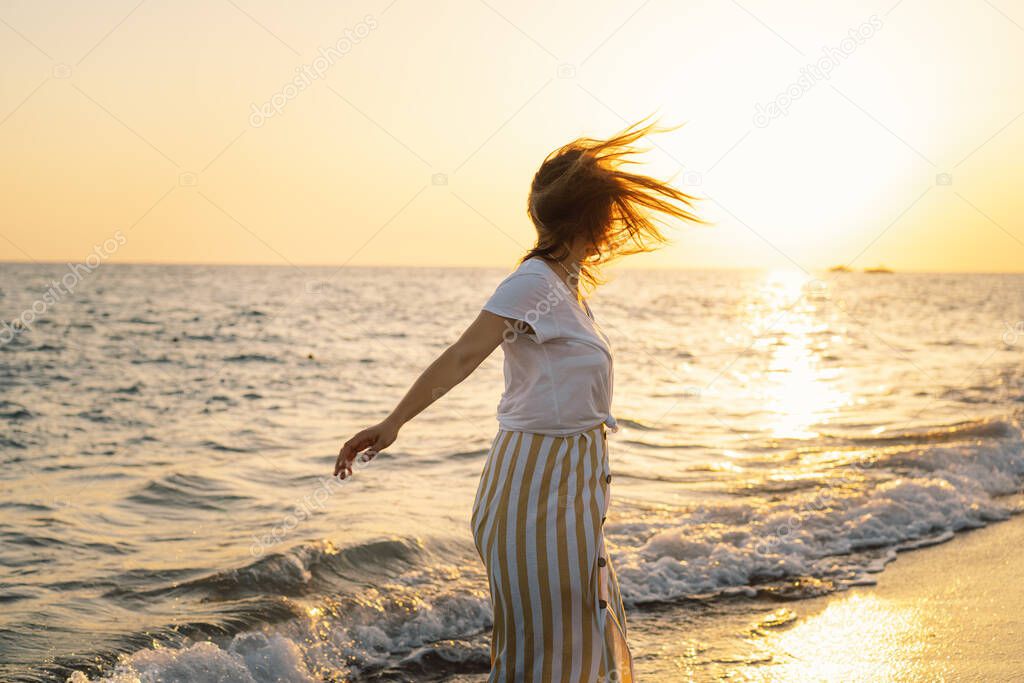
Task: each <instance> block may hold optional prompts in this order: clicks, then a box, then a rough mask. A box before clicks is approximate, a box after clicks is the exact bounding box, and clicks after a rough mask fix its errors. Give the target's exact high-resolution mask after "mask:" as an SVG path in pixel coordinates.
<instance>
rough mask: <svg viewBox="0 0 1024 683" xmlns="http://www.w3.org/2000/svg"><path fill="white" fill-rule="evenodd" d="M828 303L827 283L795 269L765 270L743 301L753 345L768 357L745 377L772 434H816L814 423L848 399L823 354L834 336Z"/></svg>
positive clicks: (825, 418)
mask: <svg viewBox="0 0 1024 683" xmlns="http://www.w3.org/2000/svg"><path fill="white" fill-rule="evenodd" d="M827 305H828V287H827V285H826V283H824V282H822V281H821V280H814V279H810V278H808V276H806V275H805V274H803V273H800V272H796V271H773V272H770V273H767V274H766V275H765V278H764V280H763V281H762V283H761V284H760V285H759V288H758V290H757V293H756V295H755V297H754V298H753V299H752V300H751V301H750V302H748V303H747V305H746V311H745V313H746V316H747V320H748V326H749V328H750V331H751V333H752V334H753V335H754V336H755V337H756V341H755V342H754V343H753V349H754V350H757V351H760V352H761V354H763V355H764V356H765V357H766V363H765V365H764V366H762V369H761V370H760V371H759V372H756V373H752V376H750V377H749V378H748V380H749V382H750V384H751V385H752V386H753V387H754V388H753V393H754V395H755V396H757V397H758V398H759V399H760V407H761V410H762V411H763V412H764V420H765V423H764V425H763V427H764V429H765V430H766V431H767V432H769V433H770V434H771V435H772V436H775V437H778V438H792V439H808V438H814V437H816V436H818V432H817V430H816V429H814V427H816V426H818V425H821V424H823V423H825V422H827V421H828V420H829V419H831V418H832V417H834V416H835V414H836V412H837V411H838V409H839V408H841V407H842V406H844V405H847V404H849V402H850V401H851V397H850V395H849V394H847V393H846V392H845V391H843V390H841V389H840V388H839V387H838V386H837V380H838V379H840V377H841V372H842V371H841V370H840V369H839V368H830V367H827V365H826V360H825V358H824V356H825V355H826V354H827V350H828V348H829V344H830V343H831V342H832V341H833V338H834V337H835V334H834V332H833V331H832V329H831V327H830V322H829V320H828V318H827V317H826V314H827V310H826V307H827Z"/></svg>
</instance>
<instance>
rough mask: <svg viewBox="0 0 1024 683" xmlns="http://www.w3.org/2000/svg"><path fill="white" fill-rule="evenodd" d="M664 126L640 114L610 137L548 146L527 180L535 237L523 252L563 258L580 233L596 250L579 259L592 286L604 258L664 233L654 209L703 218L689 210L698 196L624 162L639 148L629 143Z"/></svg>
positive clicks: (643, 247)
mask: <svg viewBox="0 0 1024 683" xmlns="http://www.w3.org/2000/svg"><path fill="white" fill-rule="evenodd" d="M665 130H666V129H663V128H658V127H657V125H656V124H654V123H645V122H644V121H641V122H640V123H637V124H634V125H632V126H629V127H628V128H626V129H625V130H623V131H621V132H620V133H618V134H616V135H614V136H613V137H611V138H609V139H607V140H593V139H591V138H580V139H578V140H574V141H573V142H570V143H569V144H567V145H565V146H564V147H561V148H560V149H557V150H555V151H554V152H552V153H551V154H549V155H548V157H547V158H546V159H545V160H544V163H543V164H541V167H540V170H538V171H537V174H536V175H535V176H534V177H533V183H532V185H531V186H530V198H529V204H528V209H527V211H528V213H529V215H530V218H531V220H533V224H534V226H535V227H536V228H537V243H536V245H535V246H534V247H533V249H531V250H530V251H529V252H528V253H527V254H526V256H524V257H523V260H524V261H525V260H526V259H529V258H533V257H535V256H539V257H541V258H548V259H554V260H558V261H560V260H562V259H564V258H565V257H566V256H568V254H569V252H570V249H571V247H572V245H573V243H574V242H575V241H576V240H578V239H584V240H586V243H587V244H588V245H589V246H590V247H591V249H592V251H593V254H592V255H590V256H588V257H587V258H586V259H584V261H583V262H582V263H581V264H580V273H579V278H580V279H581V280H583V281H584V283H585V284H586V285H587V286H588V287H593V286H596V285H597V284H599V283H600V281H601V280H600V278H599V277H598V274H597V267H598V266H600V265H601V264H604V263H607V262H609V261H611V260H613V259H616V258H619V257H621V256H626V255H628V254H636V253H640V252H646V251H653V250H654V249H656V248H658V247H659V246H661V245H663V244H665V243H666V242H667V241H668V239H667V238H666V237H665V235H664V234H662V232H661V230H660V229H659V227H658V225H657V223H656V219H655V218H653V217H652V214H661V216H660V218H665V217H674V218H678V219H682V220H684V221H690V222H694V223H702V222H703V221H702V220H701V219H700V218H698V217H697V216H696V214H694V213H693V208H694V207H693V204H694V202H695V201H696V198H695V197H692V196H690V195H688V194H686V193H685V192H682V191H680V190H677V189H676V188H674V187H672V186H671V185H669V184H668V183H667V182H663V181H660V180H656V179H654V178H650V177H648V176H644V175H639V174H636V173H630V172H628V171H626V170H624V167H625V166H626V165H629V164H636V163H637V161H636V160H634V159H632V158H631V156H632V155H635V154H637V153H638V152H641V151H643V150H639V149H637V148H635V147H633V144H634V143H635V142H636V141H637V140H639V139H640V138H642V137H644V136H645V135H648V134H650V133H658V132H664V131H665Z"/></svg>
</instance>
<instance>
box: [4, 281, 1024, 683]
mask: <svg viewBox="0 0 1024 683" xmlns="http://www.w3.org/2000/svg"><path fill="white" fill-rule="evenodd" d="M67 272H68V270H67V267H66V266H64V265H55V264H49V265H15V264H3V265H0V319H2V320H4V321H6V322H5V323H4V324H3V325H2V326H0V422H2V425H3V430H2V432H0V453H2V455H0V464H2V467H0V489H2V496H0V679H2V680H5V681H6V680H12V681H22V680H24V681H44V680H67V679H68V678H71V679H72V680H74V681H76V682H79V683H80V682H82V681H87V680H89V681H104V680H110V681H200V682H202V681H240V682H241V681H246V682H248V681H260V682H263V681H268V682H269V681H321V680H332V681H333V680H338V681H341V680H480V679H482V678H483V674H484V673H485V672H486V671H487V664H488V654H487V647H488V638H489V627H490V609H489V606H488V598H487V592H486V581H485V577H484V574H483V571H482V567H481V565H480V563H479V560H478V558H477V557H476V554H475V551H474V549H473V545H472V539H471V535H470V531H469V515H470V508H471V506H472V500H473V496H474V493H475V490H476V485H477V479H478V477H479V474H480V470H481V468H482V466H483V462H484V458H485V455H486V452H487V449H488V447H489V445H490V442H491V439H492V438H493V435H494V432H495V429H496V424H495V422H494V417H493V414H494V409H495V407H496V404H497V401H498V397H499V393H500V390H501V386H502V382H501V358H500V356H501V354H500V351H499V352H495V354H494V355H493V356H492V357H491V358H490V359H488V360H487V361H486V362H485V363H484V365H483V366H481V368H480V369H479V370H478V371H477V373H475V374H474V375H473V376H472V377H471V378H470V379H469V380H467V381H466V382H465V383H464V384H463V385H461V386H460V387H458V388H457V389H455V390H454V391H453V392H452V393H451V394H449V395H448V396H446V397H445V398H443V399H442V400H441V401H440V402H439V403H438V404H436V405H435V406H433V407H432V408H430V409H429V410H428V411H427V412H425V413H424V414H423V415H421V416H420V417H419V418H418V419H417V420H416V421H414V422H412V423H410V424H409V425H407V426H406V428H405V429H404V430H403V432H402V434H401V435H400V437H399V440H398V442H397V443H396V444H395V445H394V446H392V448H390V449H389V450H388V451H386V452H385V454H383V455H382V456H381V457H379V458H377V459H376V460H374V461H372V462H371V463H370V464H368V465H366V466H365V467H362V468H361V469H358V470H357V472H356V475H355V476H354V477H353V478H352V479H350V480H347V481H346V482H344V483H338V482H337V481H335V480H331V479H330V478H329V475H330V473H331V468H332V465H333V462H334V458H335V454H336V453H337V450H338V447H339V445H340V443H341V442H342V441H343V440H345V439H346V438H348V437H349V436H350V435H351V434H352V433H353V432H354V431H355V430H357V429H359V428H362V427H364V426H368V425H369V424H372V423H373V422H375V421H377V420H378V419H380V418H381V417H383V415H384V414H386V413H387V411H388V410H389V409H390V408H391V406H392V405H393V403H394V402H395V401H396V400H397V399H398V398H399V397H400V396H401V394H402V393H403V392H404V390H405V388H406V387H407V385H408V384H409V383H410V382H411V381H412V380H413V378H414V377H415V375H416V373H418V372H419V370H421V369H422V368H423V367H425V366H426V365H427V364H428V363H429V362H430V361H431V360H432V358H433V357H434V356H435V355H436V354H437V353H438V352H440V351H441V350H442V349H443V348H444V347H445V345H446V344H448V343H450V342H452V341H453V340H454V339H455V338H456V336H457V335H458V334H459V332H460V331H461V329H462V328H463V327H464V326H465V325H466V324H467V323H468V322H469V321H470V320H471V319H472V318H473V317H474V315H475V313H476V311H477V310H478V309H479V307H480V305H481V304H482V303H483V301H484V300H485V299H486V298H487V296H488V295H489V294H490V292H491V291H492V289H493V287H494V286H495V285H496V284H497V283H498V282H499V281H500V279H501V278H502V276H503V274H504V273H503V272H502V271H500V270H494V269H490V270H467V269H385V268H342V269H332V268H311V269H300V268H272V267H200V266H120V265H107V264H103V265H101V266H100V267H98V268H96V269H95V270H94V271H92V272H89V273H87V274H86V275H85V276H83V277H81V278H80V281H78V282H76V284H75V286H74V289H73V291H64V292H57V294H56V295H54V294H53V293H52V292H51V293H50V295H49V296H48V297H47V296H46V294H47V290H48V288H50V287H51V282H52V281H53V280H60V279H61V278H62V277H63V276H64V275H65V274H66V273H67ZM591 301H592V305H593V308H594V312H595V314H596V316H597V318H598V320H599V322H601V324H602V325H603V326H604V327H605V330H606V331H607V333H608V334H609V336H610V337H611V339H612V342H613V345H614V348H615V352H616V382H617V385H616V394H615V406H614V411H615V414H616V416H617V417H618V419H619V423H620V425H621V426H622V429H621V431H619V433H617V434H614V435H611V437H610V447H611V463H612V470H613V472H614V473H615V483H614V485H613V494H612V495H613V500H612V512H611V514H610V516H609V520H608V525H607V527H606V530H607V532H608V535H609V544H610V548H611V554H612V558H613V561H614V563H615V565H616V568H617V571H618V573H619V577H620V581H621V584H622V592H623V597H624V599H625V601H626V603H627V606H628V610H629V615H630V627H631V629H632V633H633V635H634V637H633V641H634V642H633V645H634V650H635V652H634V655H635V658H636V665H637V671H638V674H640V676H641V680H677V678H675V677H673V674H672V673H671V672H678V671H682V670H683V669H682V668H681V667H683V664H678V663H676V664H669V663H666V662H664V661H662V660H661V659H659V656H658V652H659V648H660V646H661V645H662V643H661V642H660V641H659V638H663V637H667V636H663V635H661V634H664V633H666V632H668V631H669V630H670V629H669V626H671V627H672V628H671V630H673V632H674V633H678V632H679V629H680V625H681V624H683V625H685V624H691V623H692V624H693V633H692V635H691V636H688V638H692V641H693V643H694V648H693V651H692V652H691V653H690V655H689V656H688V657H687V661H686V662H685V670H686V671H687V672H689V673H688V675H690V676H694V677H696V678H698V679H700V678H701V677H702V676H703V675H707V676H709V677H710V676H711V675H712V674H714V675H721V676H726V675H734V674H735V675H738V673H737V672H739V673H743V674H744V675H748V676H756V675H757V672H758V669H759V667H761V666H767V665H768V664H767V663H763V662H760V661H759V660H758V659H757V657H756V653H752V652H750V650H749V647H748V644H745V642H746V640H748V639H747V638H746V637H745V634H744V633H742V632H739V631H737V632H735V633H733V632H731V631H730V628H732V627H731V626H729V624H734V623H737V621H736V620H737V615H739V620H740V622H742V621H743V620H744V619H746V618H747V615H749V621H751V622H757V623H760V624H761V625H762V626H763V627H765V628H771V627H777V626H778V625H779V624H784V623H785V622H786V621H787V620H788V618H789V617H787V616H786V611H785V609H781V610H780V609H779V608H778V606H779V604H780V602H779V601H783V602H782V603H781V604H783V605H784V604H785V602H784V601H786V600H795V599H800V598H804V597H809V596H816V595H822V594H826V593H829V592H834V591H841V590H843V589H844V588H847V587H849V586H852V585H858V584H864V583H870V582H872V581H873V580H874V578H873V577H875V576H877V574H878V572H880V571H883V570H884V567H885V565H886V563H888V562H889V561H891V560H892V559H893V558H894V557H895V556H896V553H897V552H898V551H901V550H906V549H911V548H913V547H917V546H921V545H925V544H932V543H937V542H941V541H944V540H948V539H949V538H951V537H952V536H953V535H954V534H956V533H957V532H960V531H963V530H967V529H971V528H976V527H979V526H983V525H986V524H990V523H995V522H998V521H1000V520H1004V519H1006V518H1007V517H1009V516H1010V515H1012V514H1014V513H1016V512H1019V511H1020V510H1021V504H1020V496H1019V493H1020V490H1021V486H1022V483H1024V432H1022V411H1024V322H1022V321H1024V276H1022V275H943V274H894V275H868V274H856V273H836V274H833V273H820V274H815V275H814V276H808V275H805V274H804V273H798V272H797V273H789V272H781V273H780V272H754V271H749V272H748V271H706V272H704V271H701V272H696V271H656V272H655V271H613V273H612V281H611V282H609V283H608V284H607V285H606V286H604V287H602V288H601V289H600V290H598V291H597V292H596V293H595V294H594V296H593V298H592V299H591ZM30 311H32V313H28V312H30ZM12 321H15V322H13V324H12ZM17 321H21V322H17ZM765 615H769V616H770V617H771V618H769V619H768V620H767V621H766V620H765ZM771 615H774V616H771ZM716 619H717V621H716ZM716 624H717V626H716ZM723 624H724V626H723ZM734 630H735V629H734ZM672 667H676V668H672Z"/></svg>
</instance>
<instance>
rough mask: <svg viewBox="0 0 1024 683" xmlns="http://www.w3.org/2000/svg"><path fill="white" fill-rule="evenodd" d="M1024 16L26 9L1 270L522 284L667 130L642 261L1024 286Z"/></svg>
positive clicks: (10, 52) (657, 153)
mask: <svg viewBox="0 0 1024 683" xmlns="http://www.w3.org/2000/svg"><path fill="white" fill-rule="evenodd" d="M1021 64H1024V0H991V2H987V1H985V0H978V1H974V0H960V1H956V2H951V3H941V4H938V3H933V2H925V1H924V0H902V1H897V0H886V1H885V2H829V3H824V2H807V1H805V2H791V1H786V0H783V1H779V0H776V1H773V2H769V1H768V0H741V1H740V2H735V1H732V0H711V1H709V2H670V1H669V0H648V1H646V2H645V1H643V0H633V1H630V2H621V1H619V2H612V1H611V0H600V1H597V0H591V1H590V2H551V1H547V2H540V1H537V2H534V1H529V2H523V1H518V2H512V1H511V0H507V1H506V0H502V1H498V0H486V1H484V0H437V1H432V2H421V1H416V0H394V1H392V0H381V1H378V2H340V3H339V2H326V1H324V2H318V1H315V0H311V1H309V2H299V3H283V2H270V1H269V0H203V1H202V2H200V1H198V0H191V1H190V0H185V1H183V2H169V1H167V0H142V2H139V0H127V1H124V2H121V1H113V0H104V1H98V0H97V1H95V2H89V3H67V4H64V3H55V2H40V1H38V0H22V1H19V2H2V3H0V74H2V77H0V154H2V158H3V165H2V177H0V206H2V207H3V208H2V215H0V260H15V261H28V260H36V261H47V260H58V261H74V262H77V261H82V260H84V259H85V258H86V256H87V255H88V254H89V253H92V251H93V249H94V247H95V246H96V245H101V244H102V243H103V242H104V241H105V240H108V239H110V238H111V237H112V236H113V235H115V233H117V231H121V233H122V234H123V235H124V237H125V240H124V244H123V245H120V246H119V247H118V248H117V249H116V251H114V252H112V253H110V254H109V258H110V260H112V261H120V262H207V263H210V262H212V263H271V264H289V263H291V264H296V265H303V264H343V263H349V264H353V265H383V264H401V265H488V266H509V265H510V264H511V263H512V262H513V261H514V260H515V258H516V257H517V256H518V255H519V254H520V253H521V252H522V250H523V249H524V248H526V247H527V246H529V244H530V242H531V239H532V234H533V229H532V226H531V225H530V223H529V222H528V220H527V218H526V214H525V201H526V191H527V187H528V185H529V181H530V178H531V176H532V174H533V172H534V171H535V170H536V167H537V166H538V164H539V163H540V161H541V160H542V159H543V157H544V156H545V155H546V154H547V152H548V151H550V150H551V149H552V148H554V147H557V146H559V145H561V144H562V143H564V142H567V141H568V140H570V139H572V138H574V137H578V136H580V135H591V136H602V135H607V134H610V133H613V132H615V131H616V130H617V129H619V128H621V127H622V126H623V125H624V124H625V123H626V122H632V121H635V120H637V119H640V118H642V117H643V116H645V115H647V114H650V113H656V114H658V115H660V117H661V118H662V120H663V121H664V122H666V123H682V122H685V123H686V125H685V126H684V127H683V128H681V129H680V130H677V131H675V132H672V133H668V134H665V135H662V136H660V137H658V138H655V139H654V140H653V142H654V143H655V144H656V145H657V147H655V148H654V149H652V151H651V152H650V154H648V161H649V166H648V167H647V169H648V170H649V171H650V172H651V173H653V174H656V175H660V176H674V177H675V178H676V180H677V181H678V182H679V184H681V185H682V186H684V187H686V188H687V189H688V190H689V191H691V192H692V193H694V194H697V195H699V196H702V197H705V198H706V199H705V201H703V202H702V204H701V213H702V214H703V215H705V216H707V218H709V219H710V220H712V221H713V222H714V225H713V226H711V227H692V226H676V227H675V228H673V229H672V230H671V233H672V235H673V236H674V244H673V245H672V246H670V247H668V248H666V249H664V250H662V251H661V252H659V253H657V254H655V255H649V256H643V257H640V258H638V259H635V260H634V263H636V264H638V265H645V266H672V267H687V268H711V267H771V268H780V267H800V268H805V269H815V268H821V267H827V266H830V265H833V264H837V263H846V264H850V265H852V266H853V267H855V268H861V267H867V266H874V265H879V264H885V265H887V266H890V267H893V268H896V269H901V270H953V271H1020V270H1022V269H1024V226H1022V225H1021V221H1020V219H1019V216H1020V215H1021V214H1022V213H1024V195H1022V193H1021V192H1020V190H1019V188H1020V185H1021V180H1022V177H1021V175H1022V172H1021V164H1020V162H1019V160H1018V159H1017V158H1016V156H1012V155H1011V150H1020V149H1022V143H1024V116H1022V114H1024V88H1021V87H1020V85H1021V81H1020V75H1021V71H1020V65H1021Z"/></svg>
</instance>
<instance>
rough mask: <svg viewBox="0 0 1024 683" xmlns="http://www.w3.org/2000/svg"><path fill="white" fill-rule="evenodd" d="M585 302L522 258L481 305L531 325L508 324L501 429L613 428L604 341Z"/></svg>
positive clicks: (560, 431) (538, 263)
mask: <svg viewBox="0 0 1024 683" xmlns="http://www.w3.org/2000/svg"><path fill="white" fill-rule="evenodd" d="M584 307H586V304H585V303H583V304H582V305H581V304H580V302H578V301H577V300H576V297H575V296H574V294H573V293H572V292H570V291H569V288H568V287H567V286H566V285H565V283H564V282H562V280H561V278H559V277H558V276H557V275H555V273H554V271H553V270H552V269H551V267H550V266H548V265H547V263H545V262H544V261H543V260H542V259H540V258H531V259H528V260H526V261H524V262H523V263H521V264H520V265H519V267H518V268H517V269H516V270H515V271H514V272H513V273H512V274H511V275H509V276H508V277H506V278H505V279H504V280H503V281H502V282H501V284H499V285H498V288H497V289H496V290H495V291H494V294H493V295H491V298H490V299H488V300H487V303H485V304H484V306H483V310H485V311H488V312H490V313H494V314H495V315H500V316H502V317H503V318H510V319H512V320H515V321H524V322H526V323H527V324H528V325H529V326H530V328H532V329H533V333H527V332H526V329H528V328H526V327H525V326H523V325H518V324H516V323H507V329H506V331H505V335H504V340H503V341H502V343H501V348H502V350H503V351H504V353H505V367H504V369H505V392H504V394H502V396H501V402H500V403H499V404H498V424H499V425H500V427H501V428H502V429H506V430H510V431H524V432H533V433H535V434H550V435H554V436H565V435H569V434H576V433H579V432H583V431H587V430H588V429H591V428H593V427H596V426H598V425H599V424H601V423H602V422H603V423H605V424H607V425H608V426H609V427H611V428H612V429H615V418H613V417H612V415H611V403H612V383H613V372H612V352H611V346H610V344H609V341H608V337H607V335H605V334H604V332H603V331H601V329H600V328H599V327H598V326H597V323H596V322H595V321H594V319H593V317H592V315H591V313H590V309H589V307H586V309H585V308H584Z"/></svg>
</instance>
